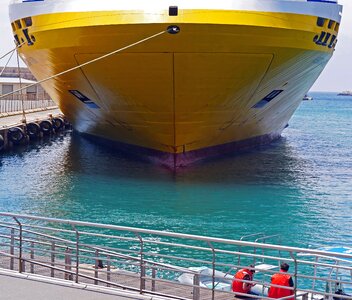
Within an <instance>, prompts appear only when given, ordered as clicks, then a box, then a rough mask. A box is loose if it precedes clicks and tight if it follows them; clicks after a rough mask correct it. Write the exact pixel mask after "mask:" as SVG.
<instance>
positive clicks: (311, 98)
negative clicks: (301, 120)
mask: <svg viewBox="0 0 352 300" xmlns="http://www.w3.org/2000/svg"><path fill="white" fill-rule="evenodd" d="M303 100H304V101H310V100H313V97H311V96H308V95H305V96H304V97H303Z"/></svg>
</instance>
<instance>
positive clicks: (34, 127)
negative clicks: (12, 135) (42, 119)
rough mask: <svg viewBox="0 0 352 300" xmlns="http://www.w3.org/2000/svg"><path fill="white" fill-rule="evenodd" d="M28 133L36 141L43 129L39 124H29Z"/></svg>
mask: <svg viewBox="0 0 352 300" xmlns="http://www.w3.org/2000/svg"><path fill="white" fill-rule="evenodd" d="M26 131H27V135H28V136H29V138H31V139H35V138H38V137H39V136H40V132H41V128H40V126H39V124H38V123H29V124H27V130H26Z"/></svg>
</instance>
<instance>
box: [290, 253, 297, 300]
mask: <svg viewBox="0 0 352 300" xmlns="http://www.w3.org/2000/svg"><path fill="white" fill-rule="evenodd" d="M290 256H291V258H292V259H293V261H294V264H295V272H294V274H293V276H294V278H295V282H294V287H293V291H294V295H295V299H297V282H298V281H297V272H298V266H297V260H296V257H295V256H294V255H293V253H292V252H291V251H290Z"/></svg>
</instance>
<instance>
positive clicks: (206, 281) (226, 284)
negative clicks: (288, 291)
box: [178, 246, 352, 300]
mask: <svg viewBox="0 0 352 300" xmlns="http://www.w3.org/2000/svg"><path fill="white" fill-rule="evenodd" d="M317 250H321V251H326V252H330V253H332V254H333V253H338V254H352V248H350V247H343V246H342V247H341V246H337V247H322V248H318V249H317ZM298 255H299V256H316V259H315V263H316V264H314V274H316V273H317V272H318V269H319V266H321V265H320V264H319V262H322V261H324V260H333V261H335V263H334V264H333V265H332V267H331V270H329V272H328V273H329V275H328V279H329V281H328V282H326V287H325V291H326V292H327V293H332V294H334V296H326V295H323V294H320V293H316V292H312V291H307V290H304V289H302V290H301V289H297V296H296V299H300V300H303V299H307V296H308V299H311V300H323V299H325V300H339V299H351V298H350V297H351V295H350V290H348V291H346V290H345V289H344V286H343V282H345V283H346V281H347V282H352V270H348V269H350V268H348V269H346V268H345V267H344V264H346V263H347V266H351V262H352V261H351V260H350V259H349V258H346V259H341V258H337V257H334V256H318V255H314V254H306V253H298ZM275 269H278V266H277V265H270V264H265V263H262V264H258V265H255V270H256V273H255V274H256V276H258V273H259V274H260V273H263V274H262V275H264V276H265V275H266V274H264V273H265V271H268V270H275ZM188 270H189V271H190V272H185V273H182V274H181V275H180V276H179V277H178V281H179V282H180V283H182V284H188V285H193V284H194V276H195V274H198V278H199V286H200V287H205V288H209V289H212V288H213V270H212V269H211V268H208V267H198V268H196V267H190V268H188ZM233 270H234V269H231V270H230V271H229V272H226V273H224V272H221V271H218V270H215V274H214V289H216V290H222V291H227V292H230V291H231V290H232V281H233V278H234V275H233V274H230V272H231V271H233ZM232 273H233V272H232ZM259 277H261V275H260V276H259ZM347 278H348V279H347ZM332 279H335V280H332ZM333 282H334V283H333ZM315 284H316V279H313V286H315ZM268 291H269V285H267V284H260V283H257V284H255V285H254V286H253V287H252V288H251V294H253V295H257V296H266V297H267V295H268ZM336 295H341V296H342V297H341V298H339V297H336ZM252 299H257V298H256V297H253V298H252Z"/></svg>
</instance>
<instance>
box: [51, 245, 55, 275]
mask: <svg viewBox="0 0 352 300" xmlns="http://www.w3.org/2000/svg"><path fill="white" fill-rule="evenodd" d="M50 260H51V266H52V267H55V242H54V241H52V242H51V254H50ZM50 276H51V277H55V273H54V268H50Z"/></svg>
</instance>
